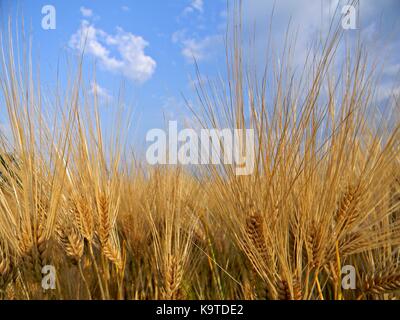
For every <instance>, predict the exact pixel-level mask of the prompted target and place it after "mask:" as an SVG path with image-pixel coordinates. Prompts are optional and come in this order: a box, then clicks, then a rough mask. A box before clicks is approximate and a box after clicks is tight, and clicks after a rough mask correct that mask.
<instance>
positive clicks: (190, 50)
mask: <svg viewBox="0 0 400 320" xmlns="http://www.w3.org/2000/svg"><path fill="white" fill-rule="evenodd" d="M220 40H221V36H219V35H210V36H206V37H204V38H195V37H189V36H187V30H186V29H181V30H178V31H175V32H174V33H173V34H172V37H171V41H172V42H173V43H179V44H180V45H181V47H182V51H181V52H182V55H183V56H184V57H185V59H186V60H187V61H188V62H193V59H195V60H197V61H201V60H206V59H208V58H209V57H211V56H212V55H213V53H215V50H216V48H217V46H218V43H219V42H220Z"/></svg>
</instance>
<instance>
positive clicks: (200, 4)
mask: <svg viewBox="0 0 400 320" xmlns="http://www.w3.org/2000/svg"><path fill="white" fill-rule="evenodd" d="M194 11H197V12H200V13H203V11H204V1H203V0H192V2H191V3H190V4H189V5H188V6H187V7H186V8H185V9H184V10H183V15H188V14H189V13H192V12H194Z"/></svg>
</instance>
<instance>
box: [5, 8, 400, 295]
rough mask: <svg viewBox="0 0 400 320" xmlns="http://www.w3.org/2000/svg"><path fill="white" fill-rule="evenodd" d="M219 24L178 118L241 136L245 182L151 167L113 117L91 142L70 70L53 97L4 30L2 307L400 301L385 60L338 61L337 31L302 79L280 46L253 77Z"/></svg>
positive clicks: (322, 38) (75, 70) (95, 123)
mask: <svg viewBox="0 0 400 320" xmlns="http://www.w3.org/2000/svg"><path fill="white" fill-rule="evenodd" d="M266 20H267V21H268V18H267V19H266ZM228 22H229V27H228V28H227V32H226V38H225V40H226V48H225V49H226V60H225V61H223V62H222V63H224V64H225V70H226V73H225V75H224V77H221V78H220V79H217V80H215V79H214V80H213V79H210V80H208V81H200V80H202V79H203V78H202V77H203V75H204V74H203V73H202V71H201V68H197V67H195V70H194V72H195V74H196V77H197V79H198V80H199V81H197V85H196V88H195V90H196V94H197V98H198V100H197V104H196V105H192V104H188V108H189V109H190V112H191V113H192V114H193V119H195V123H196V126H197V128H209V129H210V128H211V129H221V128H239V129H242V128H251V129H253V130H254V133H255V144H254V150H252V151H254V155H255V162H254V170H253V172H252V174H249V175H236V174H235V168H234V166H233V165H231V164H220V165H214V164H205V165H197V166H185V165H180V164H177V165H156V166H153V165H149V164H148V163H147V162H146V161H145V160H143V157H140V152H138V153H139V154H137V153H136V152H135V150H131V149H130V148H128V147H127V145H128V144H129V140H130V136H129V135H128V134H127V133H126V132H127V131H128V127H129V126H130V125H131V122H130V120H127V119H126V118H125V117H124V116H123V115H122V114H120V113H119V112H118V109H117V108H116V109H115V110H116V111H115V117H114V122H115V127H114V129H113V130H112V131H111V133H110V132H109V131H110V130H108V132H107V133H105V131H106V130H105V128H104V126H103V123H102V108H101V107H100V106H99V99H98V97H97V95H96V94H95V95H94V97H92V96H90V95H89V94H88V92H87V91H86V89H85V88H87V86H85V83H84V79H83V75H82V72H83V71H82V63H81V62H82V60H83V56H82V57H81V58H78V59H76V61H75V62H73V63H72V65H73V67H71V69H70V70H71V71H70V73H69V74H67V75H64V74H63V75H60V77H62V78H64V79H67V80H66V85H65V86H64V87H61V88H59V89H58V91H57V92H56V94H55V97H52V98H51V99H50V98H49V97H47V96H46V93H45V92H44V91H43V90H42V89H43V88H42V87H41V80H40V74H39V73H38V72H37V71H35V68H34V66H35V60H34V58H32V54H31V51H30V44H29V36H26V37H25V36H22V35H21V33H22V32H23V31H21V30H20V31H19V32H20V33H19V34H20V35H21V36H20V37H16V36H14V35H15V33H13V32H10V33H9V32H7V30H2V31H1V46H0V47H1V52H0V84H1V93H0V96H1V97H2V100H0V101H1V106H0V108H1V109H2V111H4V112H5V114H6V119H5V120H4V121H7V123H8V125H9V128H10V130H9V131H10V135H8V136H7V135H5V134H2V135H1V139H0V173H1V175H0V178H1V179H0V299H6V300H8V299H11V300H12V299H17V300H18V299H46V300H47V299H49V300H53V299H89V300H92V299H93V300H95V299H99V300H101V299H107V300H108V299H112V300H113V299H128V300H132V299H139V300H148V299H165V300H177V299H184V300H186V299H187V300H191V299H200V300H203V299H204V300H208V299H218V300H219V299H221V300H235V299H243V300H248V299H249V300H252V299H268V300H269V299H273V300H275V299H279V300H303V299H304V300H308V299H312V300H333V299H335V300H336V299H338V300H344V299H359V300H361V299H379V300H380V299H385V300H387V299H389V300H391V299H398V298H400V251H399V248H400V132H399V129H400V116H399V115H400V113H399V110H400V104H399V102H400V101H399V96H398V94H397V95H396V93H395V92H394V93H393V94H392V95H391V96H390V98H389V99H388V100H387V101H386V103H385V104H381V103H380V102H379V100H378V99H377V89H378V87H379V84H380V81H381V78H380V74H381V67H380V64H381V63H382V60H383V59H384V55H381V56H378V57H371V56H370V55H369V51H368V47H366V46H364V45H363V39H362V38H361V37H360V38H359V39H358V41H357V42H356V43H352V45H349V46H348V47H346V50H345V52H346V54H345V57H344V59H339V54H338V52H339V50H341V49H343V45H344V43H345V40H344V32H345V31H344V30H343V29H342V27H341V25H340V20H339V21H337V20H334V19H333V20H332V23H331V26H330V28H329V31H328V32H327V33H325V34H323V35H319V36H316V39H315V45H314V48H313V49H310V50H309V51H308V52H306V54H305V59H304V63H303V64H302V66H301V68H294V65H293V63H292V60H293V57H294V56H296V55H297V54H298V52H296V51H295V50H294V42H295V34H294V33H293V32H289V31H288V32H287V34H286V38H285V39H282V43H284V44H283V47H284V50H283V51H280V52H279V55H276V54H271V53H272V52H274V48H273V47H272V46H271V47H268V52H265V55H266V57H268V59H267V62H268V63H267V64H266V65H253V62H254V61H253V60H252V59H251V58H250V57H249V55H247V54H245V53H244V51H245V48H246V46H247V45H248V42H249V41H248V39H246V38H245V36H244V35H243V33H242V31H241V30H242V24H241V23H242V22H241V10H240V8H239V6H234V8H231V10H230V14H229V19H228ZM14 23H15V21H11V20H9V21H8V23H7V28H10V29H13V26H14ZM288 30H289V29H288ZM269 32H273V30H272V29H271V30H270V31H269ZM266 38H267V39H268V32H266ZM264 40H265V39H264ZM250 46H251V45H250ZM16 47H18V49H16ZM133 123H134V121H133ZM223 155H224V150H222V155H221V157H223ZM46 266H47V267H46ZM53 271H54V272H55V277H54V279H53V280H54V281H55V282H54V283H51V281H50V280H52V279H50V280H49V278H47V275H48V274H50V273H52V272H53ZM49 272H50V273H49ZM48 280H49V282H48ZM49 284H50V289H49V288H48V287H46V285H49Z"/></svg>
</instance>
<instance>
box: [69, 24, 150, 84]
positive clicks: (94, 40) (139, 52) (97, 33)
mask: <svg viewBox="0 0 400 320" xmlns="http://www.w3.org/2000/svg"><path fill="white" fill-rule="evenodd" d="M69 46H70V47H71V48H73V49H75V50H79V51H80V52H82V51H84V52H85V54H87V55H91V56H93V57H95V58H96V59H97V61H98V62H99V65H100V67H102V68H104V69H105V70H107V71H110V72H113V73H116V74H122V75H124V76H125V77H127V78H128V79H130V80H133V81H135V82H138V83H143V82H145V81H147V80H148V79H150V78H151V76H152V75H153V73H154V71H155V69H156V62H155V61H154V60H153V59H152V58H151V57H150V56H148V55H146V54H145V48H146V47H147V46H148V42H147V41H145V40H144V39H143V38H142V37H140V36H136V35H134V34H132V33H130V32H127V31H124V30H123V29H122V28H117V29H116V32H115V34H108V33H107V32H105V31H103V30H101V29H98V28H96V27H95V26H94V25H93V24H91V23H89V21H87V20H82V22H81V25H80V28H79V29H78V30H77V31H76V33H74V34H73V35H72V36H71V38H70V40H69ZM112 51H115V52H116V53H117V54H116V55H114V54H112Z"/></svg>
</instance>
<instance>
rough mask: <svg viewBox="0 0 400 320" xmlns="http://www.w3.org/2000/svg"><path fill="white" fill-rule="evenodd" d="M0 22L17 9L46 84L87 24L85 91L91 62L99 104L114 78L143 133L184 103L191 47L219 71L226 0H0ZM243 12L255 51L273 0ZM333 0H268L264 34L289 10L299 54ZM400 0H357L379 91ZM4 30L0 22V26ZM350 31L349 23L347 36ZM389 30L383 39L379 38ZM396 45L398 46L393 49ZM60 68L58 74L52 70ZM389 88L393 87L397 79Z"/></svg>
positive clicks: (278, 31)
mask: <svg viewBox="0 0 400 320" xmlns="http://www.w3.org/2000/svg"><path fill="white" fill-rule="evenodd" d="M0 3H1V7H0V10H1V14H0V18H1V20H2V25H3V26H4V19H5V18H6V16H8V15H11V16H12V18H13V19H16V20H18V19H21V15H22V16H23V17H24V21H25V26H26V27H25V29H28V30H30V33H29V34H30V35H31V36H32V39H33V48H34V52H35V56H34V60H35V62H37V65H38V66H39V67H40V70H41V74H42V79H43V80H42V81H43V85H44V86H45V87H48V88H49V89H50V90H51V88H53V87H54V83H55V80H56V70H57V64H58V62H59V61H61V62H60V65H62V66H63V67H61V69H60V70H62V72H64V73H67V72H68V71H67V70H68V69H67V67H66V60H67V58H69V59H71V58H72V60H73V57H74V56H76V54H77V53H78V52H79V50H80V49H81V48H82V34H85V35H86V34H87V35H88V36H87V37H88V38H87V41H86V48H85V51H86V58H85V66H84V68H85V69H84V70H85V71H86V73H85V74H86V75H87V79H86V80H87V86H88V90H89V91H88V92H90V90H92V89H93V87H94V85H93V83H91V82H90V81H91V75H92V73H91V70H92V66H93V64H94V62H96V65H97V72H96V77H97V92H98V95H99V96H100V97H101V99H102V105H103V106H102V108H104V110H105V111H104V113H105V114H106V115H107V113H112V112H113V104H115V103H116V95H117V93H118V89H119V86H120V85H121V82H122V81H124V83H125V91H126V101H127V103H128V104H130V105H132V106H133V107H134V108H135V113H134V117H135V119H134V125H135V126H136V128H137V129H136V134H137V135H138V136H139V137H141V138H142V140H143V136H144V134H145V132H146V131H147V130H148V129H150V128H155V127H163V115H166V116H167V118H169V119H171V120H182V119H183V118H184V117H185V116H186V115H188V111H187V109H186V107H185V104H184V101H183V99H182V94H183V95H184V96H185V97H187V98H188V99H189V100H192V99H194V91H193V81H192V80H191V79H192V78H193V77H194V74H195V67H194V64H193V57H195V58H196V60H197V62H198V64H199V67H200V69H201V72H202V74H204V75H205V76H208V77H210V78H212V77H215V76H217V74H218V73H219V72H221V73H223V72H224V70H225V69H224V68H225V67H224V61H225V60H224V59H225V58H224V42H223V36H224V32H225V26H226V1H225V0H171V1H165V0H150V1H128V0H113V1H108V0H96V1H94V0H69V1H65V0H43V1H42V0H29V1H28V0H0ZM243 3H244V9H243V21H244V25H245V29H247V30H250V29H251V28H252V27H253V25H254V23H256V25H257V27H256V31H255V33H256V39H257V42H258V43H259V44H258V45H256V50H257V54H258V55H260V56H262V54H263V52H264V51H263V49H264V47H263V44H264V43H265V40H266V37H267V32H266V29H267V27H266V26H267V25H268V23H269V20H268V19H269V17H270V13H271V10H272V7H273V3H274V2H273V1H268V0H245V1H244V2H243ZM48 4H51V5H53V6H54V7H55V9H56V29H55V30H43V29H42V27H41V20H42V18H43V16H44V15H43V14H42V13H41V10H42V7H43V6H44V5H48ZM336 5H337V0H332V1H329V0H328V1H319V0H305V1H298V0H280V1H276V4H275V14H274V21H273V31H274V32H273V39H274V41H276V43H277V44H278V47H279V44H281V42H282V39H283V35H284V32H285V30H286V27H287V24H288V22H289V18H291V21H292V26H293V27H294V29H295V30H297V31H299V33H298V41H297V42H298V47H297V49H296V55H295V59H297V60H298V63H299V64H300V63H301V61H302V59H303V58H304V55H305V52H306V48H307V46H308V45H309V42H310V40H311V39H312V38H313V36H314V35H315V33H316V32H318V30H320V29H321V28H322V29H323V28H324V26H326V24H327V22H328V21H329V16H330V15H331V13H332V11H333V9H332V8H335V7H336ZM399 14H400V1H396V0H383V1H373V0H361V4H360V8H359V21H357V22H358V23H357V27H358V28H357V30H358V31H361V33H362V34H363V36H364V38H365V39H366V41H367V45H368V46H370V47H369V50H370V51H371V53H374V52H375V53H379V50H381V49H382V47H383V46H385V47H387V48H388V49H389V50H388V52H389V53H388V57H389V58H388V59H387V65H386V66H385V68H386V69H385V76H386V78H385V82H383V83H382V92H383V93H382V95H383V96H385V95H387V94H388V92H389V88H391V85H392V83H393V82H392V80H393V79H394V78H395V77H398V74H399V71H400V58H399V54H398V52H400V51H399V50H400V36H399V33H398V30H399V29H398V27H399V21H398V20H399V16H400V15H399ZM3 30H4V29H3ZM355 32H356V31H352V30H349V31H348V37H349V38H350V39H351V38H352V37H354V35H355ZM388 37H390V40H386V39H387V38H388ZM396 52H397V55H396ZM61 77H62V75H61ZM397 90H398V88H397Z"/></svg>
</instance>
